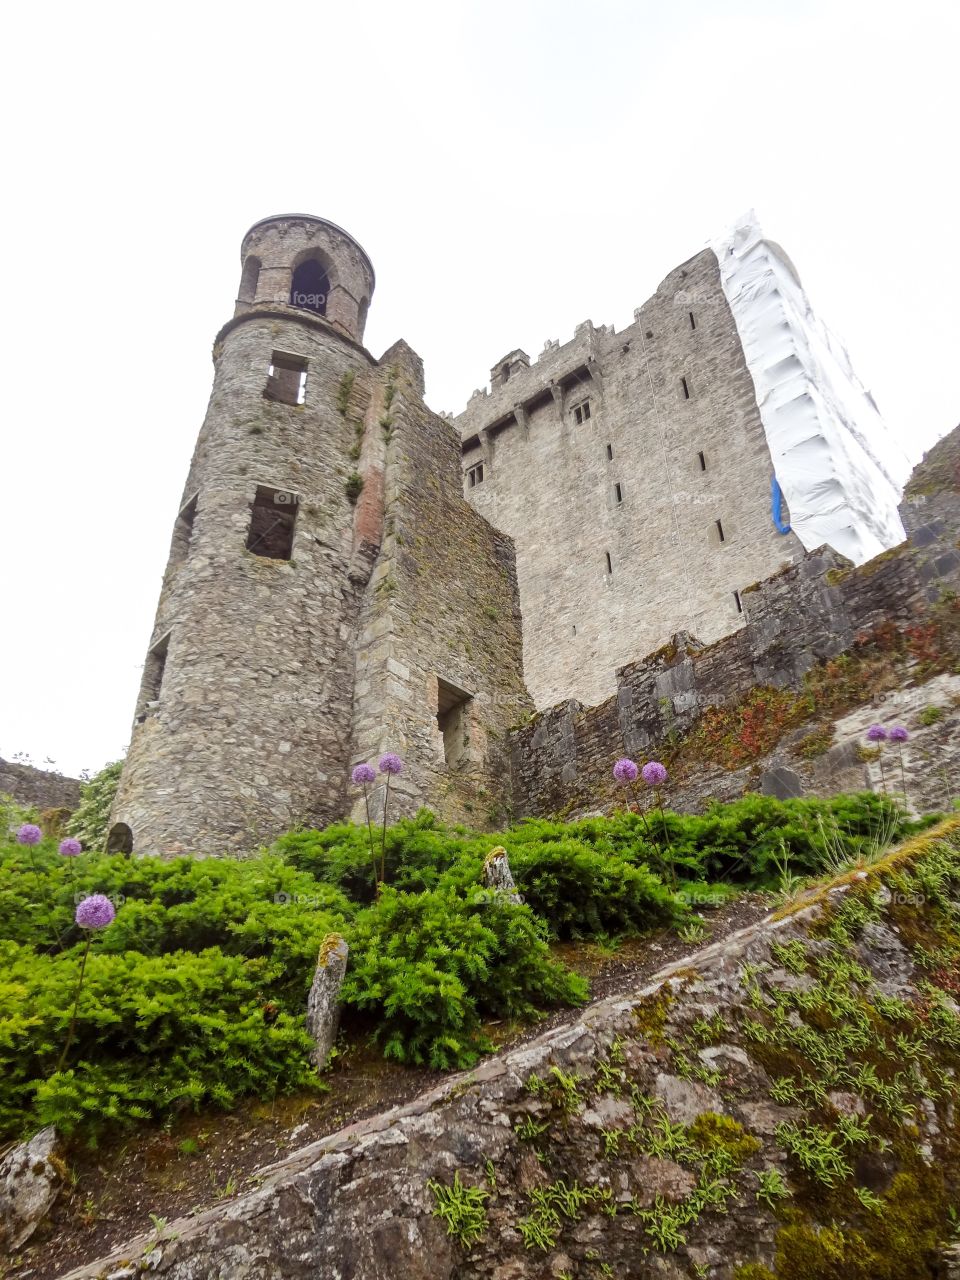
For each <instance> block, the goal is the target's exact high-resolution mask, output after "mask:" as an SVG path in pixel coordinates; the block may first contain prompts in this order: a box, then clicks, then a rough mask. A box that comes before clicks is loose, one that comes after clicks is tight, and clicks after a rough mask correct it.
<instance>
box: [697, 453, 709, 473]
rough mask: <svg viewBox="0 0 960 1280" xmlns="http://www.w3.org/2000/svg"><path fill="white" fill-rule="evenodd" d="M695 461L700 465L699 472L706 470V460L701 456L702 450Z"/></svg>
mask: <svg viewBox="0 0 960 1280" xmlns="http://www.w3.org/2000/svg"><path fill="white" fill-rule="evenodd" d="M697 461H698V462H699V463H700V470H701V471H706V469H707V460H706V458H705V457H704V456H703V450H702V449H701V450H700V452H699V453H698V454H697Z"/></svg>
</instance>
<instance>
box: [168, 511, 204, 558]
mask: <svg viewBox="0 0 960 1280" xmlns="http://www.w3.org/2000/svg"><path fill="white" fill-rule="evenodd" d="M198 496H199V495H197V494H194V495H193V497H192V498H191V499H190V501H189V502H188V503H187V505H186V506H185V507H184V508H183V510H182V511H181V512H180V514H179V515H178V516H177V522H176V524H175V525H174V526H173V545H172V546H171V548H170V560H171V562H172V563H173V564H182V562H183V561H184V560H186V558H187V553H188V552H189V550H190V540H191V538H192V537H193V522H194V520H195V519H196V515H197V498H198Z"/></svg>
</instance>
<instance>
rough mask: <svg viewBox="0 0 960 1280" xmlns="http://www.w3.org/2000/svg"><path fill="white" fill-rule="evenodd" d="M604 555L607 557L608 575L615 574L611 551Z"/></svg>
mask: <svg viewBox="0 0 960 1280" xmlns="http://www.w3.org/2000/svg"><path fill="white" fill-rule="evenodd" d="M604 555H605V556H606V557H607V573H608V574H612V573H613V561H612V560H611V559H610V552H609V551H605V552H604Z"/></svg>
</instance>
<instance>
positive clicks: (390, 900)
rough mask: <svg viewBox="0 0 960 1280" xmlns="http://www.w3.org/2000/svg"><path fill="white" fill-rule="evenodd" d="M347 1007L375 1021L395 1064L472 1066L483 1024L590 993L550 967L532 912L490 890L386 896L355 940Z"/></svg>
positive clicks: (482, 1042)
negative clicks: (351, 1006) (352, 1006)
mask: <svg viewBox="0 0 960 1280" xmlns="http://www.w3.org/2000/svg"><path fill="white" fill-rule="evenodd" d="M350 945H351V954H350V964H349V967H348V969H347V977H346V981H345V983H344V988H343V991H344V999H345V1002H346V1003H347V1004H349V1005H354V1006H356V1007H357V1008H358V1009H362V1010H365V1011H367V1012H368V1013H370V1014H372V1015H373V1017H374V1021H375V1026H376V1035H377V1037H378V1039H380V1040H381V1041H382V1043H383V1046H384V1052H385V1053H386V1055H387V1056H388V1057H391V1058H396V1059H397V1060H398V1061H400V1062H417V1063H424V1062H428V1063H430V1065H431V1066H433V1067H437V1068H444V1067H464V1066H469V1064H470V1063H472V1062H474V1061H475V1060H476V1058H477V1055H478V1054H479V1053H480V1052H481V1051H483V1050H484V1049H486V1048H489V1044H488V1042H487V1041H486V1039H485V1038H484V1036H483V1035H482V1033H481V1027H480V1024H481V1020H482V1018H483V1017H515V1018H520V1017H530V1016H532V1015H533V1014H535V1013H536V1011H537V1009H538V1008H540V1007H542V1006H543V1005H545V1004H557V1003H561V1002H565V1003H567V1004H577V1003H580V1002H582V1001H583V1000H585V999H586V997H587V990H588V989H587V984H586V982H585V981H584V980H583V979H582V978H579V977H578V976H577V975H575V974H573V973H571V972H569V971H568V970H567V969H565V968H564V967H563V966H562V965H560V964H558V963H557V962H556V961H555V960H553V959H551V957H550V952H549V949H548V947H547V944H546V942H545V941H544V938H543V936H542V928H541V926H540V925H539V924H538V922H537V920H536V918H535V917H534V915H533V913H532V912H531V911H530V909H529V908H528V907H524V906H516V905H514V904H512V903H509V902H507V901H505V900H504V899H502V898H501V897H499V896H498V895H496V894H491V893H489V892H487V891H485V890H483V889H481V888H475V889H473V890H472V891H470V892H469V893H466V894H463V893H460V892H459V891H458V890H456V889H454V888H452V887H448V888H445V889H437V890H432V891H429V892H426V893H401V892H398V891H397V890H395V889H392V888H387V889H385V890H384V892H383V894H382V896H381V898H380V900H379V901H378V902H377V903H376V904H375V905H374V906H372V907H369V908H368V909H367V910H366V911H363V912H361V914H360V915H359V916H358V917H357V918H356V920H355V921H354V924H353V928H352V929H351V932H350Z"/></svg>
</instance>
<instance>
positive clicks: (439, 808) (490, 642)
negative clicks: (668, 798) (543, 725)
mask: <svg viewBox="0 0 960 1280" xmlns="http://www.w3.org/2000/svg"><path fill="white" fill-rule="evenodd" d="M380 365H381V369H382V371H383V373H382V376H381V383H380V386H379V389H378V391H377V393H376V395H375V397H374V416H375V417H376V419H377V423H378V425H377V428H376V430H375V431H371V432H370V433H369V434H368V439H367V442H366V443H365V445H364V462H365V463H366V464H367V468H366V469H365V471H364V475H365V476H366V477H367V479H366V480H365V484H364V490H365V492H366V489H367V485H369V484H371V483H372V484H373V486H374V488H375V489H376V488H377V486H379V483H380V482H379V480H372V477H374V476H378V475H379V474H380V467H381V466H382V467H383V475H384V480H383V484H384V493H383V499H382V500H383V510H384V518H383V543H382V546H381V548H380V553H379V556H378V558H377V561H376V564H375V566H374V569H373V572H372V575H371V578H370V582H369V585H368V588H367V591H366V594H365V596H364V601H363V606H362V610H361V617H360V627H359V633H358V636H357V640H356V654H357V681H356V698H355V707H354V742H355V748H354V757H355V759H356V760H372V761H375V760H376V758H377V756H378V755H379V754H380V753H381V752H383V751H388V750H390V751H396V752H398V753H399V754H400V755H401V756H402V757H403V758H404V759H405V761H406V762H407V768H406V769H405V771H404V773H403V774H401V776H400V777H399V778H398V779H397V780H396V783H395V784H394V785H395V794H396V796H397V804H396V808H395V810H394V812H395V813H398V814H399V813H402V812H407V813H409V812H412V811H414V810H416V809H417V808H418V807H419V806H420V805H423V804H426V805H429V807H430V808H432V809H433V810H434V811H435V812H437V813H438V814H440V815H441V816H442V817H443V818H445V819H447V820H450V821H467V822H472V823H473V824H475V825H484V826H491V825H496V824H497V822H499V821H500V820H501V819H502V818H503V816H504V814H505V812H506V811H507V810H508V808H509V807H510V749H509V740H508V731H509V728H510V726H511V725H513V724H515V723H516V722H517V720H518V719H519V718H520V717H521V716H522V715H523V714H525V713H529V711H530V710H532V703H531V701H530V698H529V695H528V694H527V691H526V689H525V687H524V683H523V676H522V649H521V645H522V640H521V620H520V609H519V602H518V595H517V580H516V566H515V560H514V554H513V547H512V544H511V542H510V539H509V538H507V537H506V536H505V535H503V534H501V533H498V532H497V531H496V530H495V529H493V528H492V527H491V526H490V525H489V524H487V522H486V521H485V520H483V519H482V518H481V517H480V516H479V515H478V514H477V513H476V512H475V511H473V510H472V509H471V508H470V507H469V506H468V505H467V503H465V502H464V500H463V496H462V493H461V484H460V463H459V448H458V440H457V436H456V433H455V432H454V430H453V428H452V427H451V426H450V424H449V423H448V422H445V421H444V420H443V419H442V418H440V417H438V416H437V415H436V414H434V413H432V412H431V411H430V410H429V409H428V408H427V407H426V405H425V404H424V402H423V366H422V363H421V361H420V359H419V357H418V356H417V355H416V354H415V353H414V352H413V351H411V350H410V348H409V347H408V346H407V345H406V343H398V344H396V346H394V347H392V348H391V349H390V350H389V351H388V352H386V353H385V354H384V356H383V357H382V359H381V361H380ZM386 399H389V403H386V402H385V400H386ZM381 422H382V423H385V424H386V426H380V425H379V424H380V423H381ZM368 450H369V453H368ZM376 454H379V455H380V456H381V457H382V459H383V461H382V462H381V461H380V459H379V458H378V457H377V456H376ZM441 718H442V721H443V724H444V725H445V728H446V732H444V731H443V729H442V728H441ZM373 799H374V807H375V810H376V811H377V812H379V806H380V802H381V799H382V790H381V789H379V788H378V789H377V791H376V792H375V794H374V797H373ZM361 810H362V802H360V801H358V802H357V805H356V806H355V808H354V816H355V817H356V818H358V819H361V818H362V816H363V815H362V811H361Z"/></svg>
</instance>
